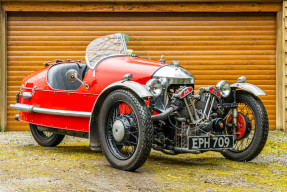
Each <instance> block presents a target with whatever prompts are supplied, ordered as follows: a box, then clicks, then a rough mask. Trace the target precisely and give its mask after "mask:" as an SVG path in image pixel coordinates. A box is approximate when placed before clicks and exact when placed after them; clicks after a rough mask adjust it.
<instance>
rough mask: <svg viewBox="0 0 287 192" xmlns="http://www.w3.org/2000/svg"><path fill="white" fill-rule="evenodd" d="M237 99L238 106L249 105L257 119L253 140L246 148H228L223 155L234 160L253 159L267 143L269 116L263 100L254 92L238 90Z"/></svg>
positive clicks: (255, 119) (254, 125)
mask: <svg viewBox="0 0 287 192" xmlns="http://www.w3.org/2000/svg"><path fill="white" fill-rule="evenodd" d="M236 100H237V103H238V106H239V103H241V104H244V105H247V106H248V107H249V108H250V109H251V111H252V113H253V116H254V121H255V122H254V123H253V124H252V126H253V128H252V132H253V133H252V136H253V137H252V140H251V142H250V143H249V145H247V146H246V148H245V149H243V150H236V149H232V150H227V151H225V152H222V155H223V156H224V157H225V158H227V159H230V160H233V161H251V160H252V159H254V158H255V157H257V156H258V155H259V154H260V152H261V151H262V150H263V148H264V145H265V144H266V141H267V137H268V131H269V122H268V116H267V112H266V109H265V107H264V105H263V103H262V102H261V100H260V99H259V98H258V97H256V96H254V95H253V94H251V93H249V92H246V91H237V93H236ZM238 108H239V107H238ZM250 134H251V133H250ZM237 142H243V143H244V141H241V140H240V141H237Z"/></svg>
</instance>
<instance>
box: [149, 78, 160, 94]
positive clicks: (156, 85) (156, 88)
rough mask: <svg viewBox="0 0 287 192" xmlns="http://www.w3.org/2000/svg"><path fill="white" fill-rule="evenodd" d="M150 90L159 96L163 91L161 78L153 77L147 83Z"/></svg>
mask: <svg viewBox="0 0 287 192" xmlns="http://www.w3.org/2000/svg"><path fill="white" fill-rule="evenodd" d="M146 86H147V88H148V90H149V91H150V92H151V93H152V94H153V95H154V96H155V97H158V96H159V95H160V94H161V92H162V85H161V83H160V81H159V80H157V79H151V80H149V81H148V82H147V83H146Z"/></svg>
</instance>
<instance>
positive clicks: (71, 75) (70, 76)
mask: <svg viewBox="0 0 287 192" xmlns="http://www.w3.org/2000/svg"><path fill="white" fill-rule="evenodd" d="M66 79H67V80H68V81H70V82H75V81H77V80H78V79H79V73H78V71H76V70H75V69H70V70H69V71H68V72H67V73H66Z"/></svg>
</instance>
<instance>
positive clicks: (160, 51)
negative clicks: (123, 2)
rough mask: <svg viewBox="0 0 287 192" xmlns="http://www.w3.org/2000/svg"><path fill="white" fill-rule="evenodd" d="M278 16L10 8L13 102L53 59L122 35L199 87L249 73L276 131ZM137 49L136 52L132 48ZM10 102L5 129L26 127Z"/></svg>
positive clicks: (10, 89) (70, 56) (73, 56)
mask: <svg viewBox="0 0 287 192" xmlns="http://www.w3.org/2000/svg"><path fill="white" fill-rule="evenodd" d="M275 25H276V22H275V15H272V14H259V13H256V14H255V13H254V14H242V13H240V14H239V13H228V14H227V13H226V14H223V13H218V14H210V13H53V14H50V13H33V14H31V13H29V14H28V13H11V14H9V15H8V71H7V73H8V74H7V75H8V77H7V81H8V105H10V104H12V103H15V95H16V94H17V93H18V91H19V88H20V85H21V81H22V79H23V78H24V77H25V76H26V75H28V74H29V73H31V72H33V71H35V70H37V69H40V68H42V67H43V63H44V62H47V61H50V60H54V59H76V60H79V59H81V60H83V59H84V55H85V48H86V46H87V45H88V44H89V42H90V41H92V40H93V39H95V38H97V37H99V36H102V35H107V34H110V33H116V32H124V33H126V34H128V35H130V36H131V37H136V38H138V39H140V40H141V41H142V42H141V43H142V44H143V45H144V46H145V48H146V49H148V50H149V57H150V58H151V59H153V60H159V58H160V56H161V55H165V59H166V60H167V62H171V61H172V60H179V61H180V64H181V65H182V66H183V67H185V68H186V69H188V70H190V72H191V73H192V74H193V75H194V76H195V84H196V86H195V87H196V88H199V87H200V86H207V85H214V84H216V83H217V82H218V81H219V80H222V79H225V80H228V81H229V82H231V83H233V82H235V81H236V79H237V78H238V77H239V76H242V75H245V76H246V77H247V81H248V82H249V83H253V84H255V85H257V86H259V87H260V88H262V89H263V90H264V91H265V92H266V93H267V94H268V96H266V97H261V99H262V100H263V102H264V104H265V106H266V108H267V111H268V115H269V119H270V128H271V129H275V110H276V101H275V98H276V95H275V94H276V86H275V85H276V80H275V79H276V57H275V54H276V30H275ZM134 49H136V48H135V47H134ZM15 113H16V112H15V111H14V110H12V109H10V108H9V107H8V127H7V128H8V130H27V129H28V125H27V124H24V123H20V122H17V121H15V120H14V114H15Z"/></svg>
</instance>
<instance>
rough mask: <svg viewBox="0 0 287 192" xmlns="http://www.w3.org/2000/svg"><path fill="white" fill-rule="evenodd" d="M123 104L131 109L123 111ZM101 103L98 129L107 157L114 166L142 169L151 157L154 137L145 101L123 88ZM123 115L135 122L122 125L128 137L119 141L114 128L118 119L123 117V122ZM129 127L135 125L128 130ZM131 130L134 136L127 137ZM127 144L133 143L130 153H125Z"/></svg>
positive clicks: (130, 169)
mask: <svg viewBox="0 0 287 192" xmlns="http://www.w3.org/2000/svg"><path fill="white" fill-rule="evenodd" d="M123 104H124V105H127V106H128V107H129V108H130V109H131V112H127V109H125V111H124V112H122V113H121V112H120V110H121V109H119V108H120V105H123ZM102 106H103V107H102V108H101V110H100V116H99V126H98V127H99V130H98V131H99V138H100V143H101V147H102V151H103V153H104V155H105V157H106V158H107V160H108V161H109V163H110V164H111V166H112V167H115V168H117V169H120V170H125V171H134V170H136V169H138V168H140V167H141V166H142V165H143V164H144V163H145V161H146V159H147V157H148V156H149V153H150V151H151V146H152V140H153V124H152V120H151V114H150V111H149V110H148V107H147V105H146V103H145V102H144V101H143V100H142V99H141V98H139V97H138V96H137V95H135V94H134V93H132V92H131V91H128V90H121V89H120V90H116V91H113V92H112V93H110V94H109V95H108V96H107V97H106V99H105V101H104V103H103V105H102ZM117 106H118V107H117ZM130 109H129V110H130ZM117 111H118V112H117ZM114 112H115V113H114ZM113 114H116V115H113ZM121 118H122V119H124V118H130V120H129V122H131V121H132V123H131V124H128V126H126V125H124V123H123V124H122V125H123V127H124V129H123V130H125V131H124V135H125V136H124V137H123V138H121V140H120V141H118V140H116V137H115V136H114V133H113V131H114V124H115V121H116V120H121V122H122V119H121ZM127 127H132V128H129V129H128V131H127ZM131 129H133V132H131V133H133V134H131V135H133V136H131V135H130V136H126V135H127V134H129V131H131ZM135 138H136V139H135ZM127 143H128V144H127ZM131 143H132V144H131ZM126 145H132V146H131V147H132V150H131V151H130V152H131V153H128V154H124V152H122V151H123V150H124V148H125V149H126V151H129V149H128V148H129V147H130V146H126Z"/></svg>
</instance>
